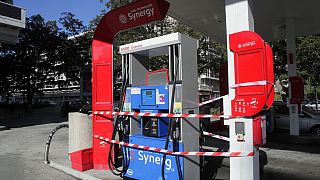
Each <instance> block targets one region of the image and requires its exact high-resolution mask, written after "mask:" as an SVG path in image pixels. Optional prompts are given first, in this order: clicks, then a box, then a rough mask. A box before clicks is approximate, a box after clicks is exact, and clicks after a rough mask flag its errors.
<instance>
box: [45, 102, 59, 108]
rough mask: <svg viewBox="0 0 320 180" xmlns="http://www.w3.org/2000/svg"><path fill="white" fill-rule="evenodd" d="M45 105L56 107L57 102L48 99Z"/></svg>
mask: <svg viewBox="0 0 320 180" xmlns="http://www.w3.org/2000/svg"><path fill="white" fill-rule="evenodd" d="M47 106H48V107H56V106H57V103H56V102H54V101H48V103H47Z"/></svg>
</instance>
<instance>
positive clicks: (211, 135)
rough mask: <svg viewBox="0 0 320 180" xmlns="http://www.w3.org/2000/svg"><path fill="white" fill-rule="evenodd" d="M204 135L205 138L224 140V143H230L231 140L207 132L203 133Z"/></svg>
mask: <svg viewBox="0 0 320 180" xmlns="http://www.w3.org/2000/svg"><path fill="white" fill-rule="evenodd" d="M202 134H203V135H205V136H210V137H213V138H216V139H221V140H224V141H230V138H228V137H225V136H221V135H217V134H213V133H209V132H205V131H203V133H202Z"/></svg>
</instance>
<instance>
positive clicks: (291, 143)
mask: <svg viewBox="0 0 320 180" xmlns="http://www.w3.org/2000/svg"><path fill="white" fill-rule="evenodd" d="M267 137H268V140H267V144H266V145H265V146H264V147H266V148H271V149H279V150H290V151H299V152H306V153H317V154H320V137H317V136H312V135H301V136H290V135H289V133H288V132H275V133H272V134H268V135H267Z"/></svg>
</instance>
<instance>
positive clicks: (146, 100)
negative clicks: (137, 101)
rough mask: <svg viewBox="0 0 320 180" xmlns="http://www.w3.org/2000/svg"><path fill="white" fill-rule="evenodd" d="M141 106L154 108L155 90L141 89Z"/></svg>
mask: <svg viewBox="0 0 320 180" xmlns="http://www.w3.org/2000/svg"><path fill="white" fill-rule="evenodd" d="M141 96H142V97H141V101H142V102H141V104H142V106H155V105H156V90H155V89H143V90H142V91H141Z"/></svg>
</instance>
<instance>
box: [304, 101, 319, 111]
mask: <svg viewBox="0 0 320 180" xmlns="http://www.w3.org/2000/svg"><path fill="white" fill-rule="evenodd" d="M305 107H307V108H309V109H310V110H312V111H316V110H318V111H320V101H317V105H316V102H315V101H312V102H310V103H307V104H306V105H305Z"/></svg>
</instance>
